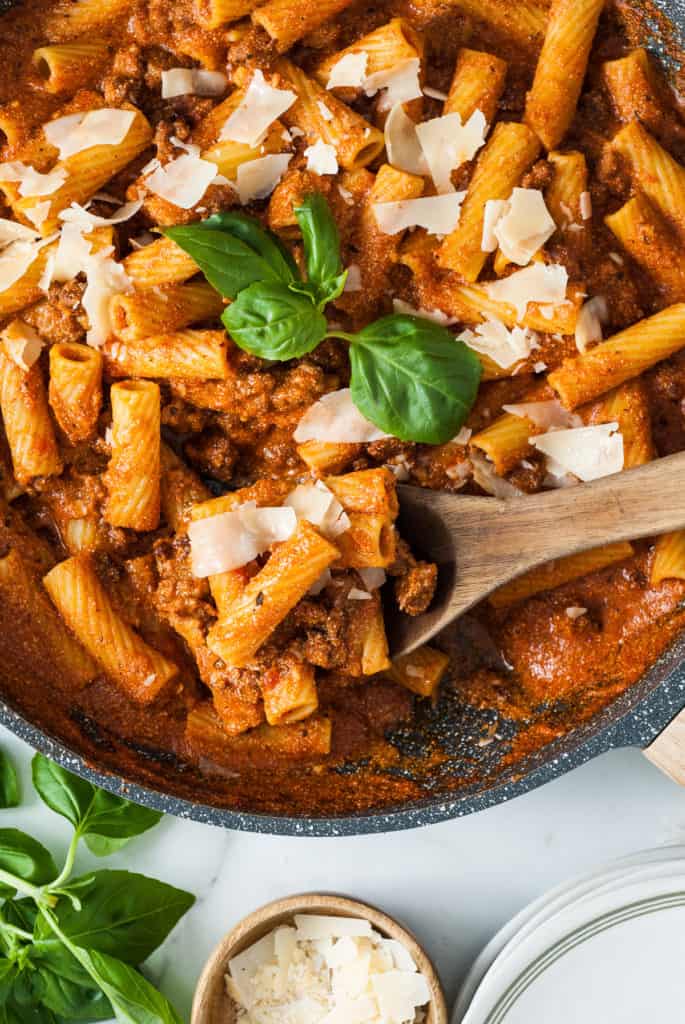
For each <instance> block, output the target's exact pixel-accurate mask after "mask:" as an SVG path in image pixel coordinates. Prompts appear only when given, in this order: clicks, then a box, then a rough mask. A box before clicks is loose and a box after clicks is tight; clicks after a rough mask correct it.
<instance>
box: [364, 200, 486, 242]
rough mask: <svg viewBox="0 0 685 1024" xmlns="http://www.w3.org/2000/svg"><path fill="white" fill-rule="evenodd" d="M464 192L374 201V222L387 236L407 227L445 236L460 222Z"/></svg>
mask: <svg viewBox="0 0 685 1024" xmlns="http://www.w3.org/2000/svg"><path fill="white" fill-rule="evenodd" d="M465 195H466V193H465V192H450V193H447V194H445V195H441V196H422V197H421V198H420V199H402V200H400V201H399V202H395V203H374V205H373V212H374V216H375V218H376V223H377V224H378V227H379V228H380V230H381V231H382V232H383V233H384V234H386V235H397V234H399V232H400V231H405V230H406V229H407V228H414V227H419V228H425V229H426V231H427V232H428V234H429V235H448V234H449V233H450V231H453V230H454V228H455V227H456V226H457V224H458V223H459V213H460V210H461V204H462V202H463V200H464V196H465Z"/></svg>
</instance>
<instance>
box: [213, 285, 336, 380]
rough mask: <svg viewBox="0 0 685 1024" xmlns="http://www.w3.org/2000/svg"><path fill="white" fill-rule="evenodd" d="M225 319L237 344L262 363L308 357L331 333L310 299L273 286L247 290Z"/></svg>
mask: <svg viewBox="0 0 685 1024" xmlns="http://www.w3.org/2000/svg"><path fill="white" fill-rule="evenodd" d="M222 319H223V322H224V325H225V327H226V330H227V331H228V333H229V334H230V335H231V337H232V338H233V340H234V341H235V342H236V344H238V345H239V346H240V347H241V348H243V349H245V350H246V351H247V352H251V353H252V355H255V356H260V357H261V358H262V359H277V360H280V361H283V360H286V359H296V358H298V357H299V356H303V355H306V354H307V352H311V351H312V349H314V348H316V346H317V345H318V344H319V342H321V341H323V339H324V338H325V337H326V331H327V324H326V318H325V317H324V315H323V314H322V313H321V312H320V310H318V309H317V308H316V307H315V306H314V305H312V302H311V299H310V298H309V297H308V296H307V295H302V294H299V293H296V292H293V291H291V290H290V289H289V288H288V287H287V286H286V285H284V284H277V283H272V282H262V283H259V284H253V285H250V287H249V288H245V289H244V290H243V291H242V292H241V293H240V295H239V296H238V298H237V299H236V301H235V302H233V303H232V304H231V305H230V306H229V307H228V309H226V310H225V311H224V314H223V317H222Z"/></svg>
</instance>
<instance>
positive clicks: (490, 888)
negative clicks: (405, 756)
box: [0, 729, 685, 1019]
mask: <svg viewBox="0 0 685 1024" xmlns="http://www.w3.org/2000/svg"><path fill="white" fill-rule="evenodd" d="M0 746H2V748H3V749H4V750H5V751H7V752H8V753H10V754H12V755H13V756H14V758H15V761H16V762H17V763H18V764H19V765H20V766H21V769H22V781H23V796H24V800H23V803H22V806H21V808H19V809H18V810H11V811H3V812H0V819H1V822H2V825H3V826H5V827H6V826H8V825H10V824H11V825H13V826H16V827H18V828H25V829H27V830H29V831H30V832H32V833H33V834H35V835H36V837H37V838H39V839H40V840H41V841H43V842H44V843H46V845H48V846H50V847H51V848H52V849H53V850H54V852H55V854H56V855H58V856H61V855H62V854H63V853H64V851H65V850H66V846H67V842H68V838H69V826H68V825H67V823H66V822H64V821H63V820H62V819H61V818H58V817H57V816H56V815H54V814H52V813H51V812H50V811H49V810H48V809H47V808H45V807H44V806H43V805H42V804H41V803H40V801H39V800H38V798H37V797H36V796H35V794H34V793H33V791H32V788H31V785H30V781H29V772H28V768H29V761H30V756H31V751H30V750H29V748H28V747H27V746H26V745H25V744H23V743H21V742H19V741H18V740H16V739H15V738H14V737H13V736H11V735H10V734H9V733H7V732H5V731H4V730H2V729H0ZM675 842H685V791H684V790H682V789H679V788H678V787H677V786H676V785H674V784H673V783H672V782H670V781H669V780H668V779H666V778H664V777H663V776H661V775H660V774H659V772H658V771H657V770H656V769H655V768H654V767H653V766H652V765H650V764H649V763H648V762H647V761H646V760H645V758H643V757H642V756H641V755H640V754H639V753H638V752H637V751H632V750H625V751H614V752H613V753H611V754H608V755H606V756H604V757H602V758H599V759H597V760H596V761H595V762H593V763H591V764H588V765H585V766H584V767H582V768H580V769H578V770H577V771H575V772H573V773H571V774H570V775H567V776H565V777H564V778H562V779H558V780H557V781H555V782H553V783H550V784H549V785H547V786H545V787H544V788H542V789H539V790H537V791H536V792H534V793H529V794H527V795H526V796H522V797H519V798H517V799H516V800H514V801H512V802H511V803H510V804H506V805H502V806H500V807H495V808H492V809H490V810H488V811H484V812H482V813H481V814H478V815H473V816H471V817H468V818H462V819H461V820H459V821H453V822H447V823H445V824H441V825H433V826H431V827H429V828H425V829H418V830H415V831H412V832H404V833H401V832H396V833H392V834H388V835H380V836H360V837H355V838H349V839H347V838H345V839H340V838H338V839H290V838H281V837H270V836H256V835H249V834H246V833H238V832H225V831H221V830H219V829H215V828H212V827H211V826H208V825H199V824H195V823H194V822H187V821H180V820H178V819H175V818H166V819H165V820H164V821H163V822H162V823H161V824H160V825H159V826H158V828H156V829H154V830H153V831H152V832H150V833H148V834H147V835H146V836H142V837H141V838H139V839H136V840H133V841H132V843H131V844H130V845H129V846H128V847H127V848H126V849H125V850H123V851H122V852H121V853H119V854H117V855H115V856H114V857H111V858H108V864H110V865H111V866H118V867H123V868H128V869H130V870H135V871H140V872H143V873H148V874H151V875H155V876H157V877H159V878H161V879H164V880H165V881H168V882H171V883H172V884H175V885H179V886H181V887H183V888H185V889H188V890H190V891H191V892H194V893H195V894H196V895H197V897H198V900H197V904H196V906H195V907H194V909H193V910H192V911H191V912H190V913H189V914H188V915H187V917H186V918H185V919H184V920H183V922H182V923H181V924H180V926H179V927H178V928H177V929H176V931H175V932H174V933H173V934H172V936H171V937H170V939H169V940H168V941H167V943H166V944H165V945H164V946H163V947H162V948H161V949H160V950H159V951H158V952H157V953H156V954H155V955H154V957H153V959H152V960H151V961H150V968H151V970H150V974H151V976H152V977H153V978H154V980H155V981H156V982H157V983H158V984H159V985H160V987H161V988H162V989H163V991H164V992H165V993H166V994H167V995H168V996H169V997H170V998H171V999H172V1000H173V1001H174V1002H175V1003H176V1005H177V1006H178V1008H179V1010H180V1011H181V1013H182V1014H183V1015H184V1019H188V1015H189V1009H190V1003H191V999H192V992H193V987H194V984H195V981H196V979H197V976H198V974H199V972H200V970H201V968H202V965H203V963H204V961H205V959H206V958H207V956H208V955H209V953H210V951H211V949H212V947H213V946H214V945H215V944H216V943H217V942H218V940H219V939H220V938H221V936H222V935H223V934H224V933H225V932H226V931H227V930H228V929H229V928H230V927H231V926H232V925H233V924H234V923H235V922H236V921H237V920H238V919H239V918H240V917H242V916H243V915H244V914H246V913H248V912H249V911H251V910H254V909H255V908H256V907H258V906H259V905H260V904H261V903H265V902H267V901H268V900H271V899H275V898H277V897H279V896H285V895H288V894H290V893H296V892H304V891H307V890H329V891H336V892H340V893H345V894H348V895H351V896H356V897H358V898H360V899H366V900H368V901H369V902H372V903H377V904H378V905H379V906H381V907H383V908H384V909H385V910H387V911H389V912H390V913H391V914H394V915H396V916H397V917H399V918H401V919H402V920H403V921H404V922H405V923H406V924H408V925H409V926H410V927H411V928H412V929H413V930H414V931H415V932H416V934H417V935H418V937H419V939H420V940H421V941H422V942H423V943H424V944H425V946H426V948H427V949H428V951H429V952H430V954H431V955H432V956H433V958H434V959H435V962H436V964H437V967H438V969H439V971H440V974H441V976H442V979H443V981H444V983H445V986H446V989H447V993H448V997H449V999H450V1001H451V1000H452V999H453V998H454V995H455V993H456V990H457V987H458V984H459V981H460V978H461V977H462V976H463V974H464V972H465V971H466V969H467V967H468V965H469V964H470V962H471V961H472V960H473V958H474V957H475V956H476V954H477V953H478V951H479V950H480V949H481V947H482V946H483V945H484V944H485V943H486V942H487V940H488V939H489V938H490V937H491V936H492V935H493V934H494V932H495V931H496V930H497V929H498V928H499V927H500V926H501V925H502V924H503V923H504V922H505V921H506V920H507V919H508V918H509V917H511V916H512V915H513V914H514V913H515V912H516V911H518V910H519V909H520V908H521V907H522V906H524V905H525V904H526V903H528V902H529V901H530V900H531V899H533V898H535V897H536V896H539V895H540V894H541V893H543V892H544V891H545V890H546V889H548V888H550V887H551V886H553V885H556V884H557V883H558V882H560V881H562V880H564V879H566V878H568V877H570V876H572V875H574V874H576V873H579V872H582V871H585V870H586V869H588V868H591V867H593V866H595V865H599V864H601V863H603V862H604V861H606V860H610V859H612V858H614V857H618V856H622V855H624V854H627V853H632V852H635V851H637V850H640V849H644V848H647V847H652V846H658V845H661V844H665V843H675ZM94 862H95V858H93V857H91V856H90V854H88V851H86V850H82V851H81V852H80V854H79V860H78V863H77V869H83V870H85V869H87V868H88V867H90V866H91V865H92V864H93V863H94ZM100 863H101V864H102V862H100Z"/></svg>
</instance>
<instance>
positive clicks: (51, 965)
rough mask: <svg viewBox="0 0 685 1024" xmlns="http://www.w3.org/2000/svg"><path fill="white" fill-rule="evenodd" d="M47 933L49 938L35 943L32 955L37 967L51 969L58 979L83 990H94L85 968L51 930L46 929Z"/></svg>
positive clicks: (39, 939)
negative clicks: (69, 982)
mask: <svg viewBox="0 0 685 1024" xmlns="http://www.w3.org/2000/svg"><path fill="white" fill-rule="evenodd" d="M39 920H41V921H42V920H43V919H42V918H40V919H39ZM46 933H47V935H48V936H49V937H48V938H46V939H45V940H43V939H41V938H40V937H39V938H37V939H36V941H35V942H34V943H33V946H32V947H31V954H30V959H31V962H32V963H33V964H35V965H36V967H38V968H43V967H44V968H46V969H49V970H51V971H52V973H53V974H56V975H57V976H58V977H60V978H63V979H64V980H65V981H71V982H73V983H74V984H75V985H79V986H80V987H81V988H92V987H93V979H92V978H91V976H90V975H89V974H88V971H87V970H86V969H85V967H83V965H82V964H80V963H79V961H78V960H77V959H76V957H75V956H74V954H73V953H72V952H71V951H70V950H68V949H67V947H66V946H64V945H63V944H62V943H61V942H60V940H59V939H56V938H54V933H53V932H52V931H50V929H49V928H47V929H46ZM41 934H42V929H41Z"/></svg>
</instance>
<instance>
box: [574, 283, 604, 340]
mask: <svg viewBox="0 0 685 1024" xmlns="http://www.w3.org/2000/svg"><path fill="white" fill-rule="evenodd" d="M608 319H609V306H608V304H607V300H606V299H605V298H604V297H603V296H602V295H596V296H595V297H594V299H588V301H587V302H584V303H583V306H582V309H581V311H580V313H579V314H578V319H577V320H576V348H577V349H578V351H579V352H585V351H586V350H587V347H588V345H590V344H591V343H592V342H595V341H601V340H602V324H603V323H606V321H607V320H608Z"/></svg>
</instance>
